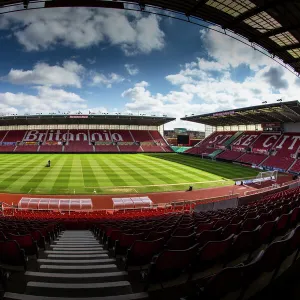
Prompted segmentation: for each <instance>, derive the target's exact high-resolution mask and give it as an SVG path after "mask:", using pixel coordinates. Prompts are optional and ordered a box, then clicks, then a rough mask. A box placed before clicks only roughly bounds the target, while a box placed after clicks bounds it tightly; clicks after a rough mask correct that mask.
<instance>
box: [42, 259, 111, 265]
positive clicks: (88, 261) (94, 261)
mask: <svg viewBox="0 0 300 300" xmlns="http://www.w3.org/2000/svg"><path fill="white" fill-rule="evenodd" d="M37 262H38V263H39V264H53V265H57V264H60V265H78V264H83V265H92V264H112V263H115V262H116V260H115V259H113V258H102V259H65V258H64V259H48V258H43V259H38V260H37Z"/></svg>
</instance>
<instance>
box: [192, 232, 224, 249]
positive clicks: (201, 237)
mask: <svg viewBox="0 0 300 300" xmlns="http://www.w3.org/2000/svg"><path fill="white" fill-rule="evenodd" d="M221 233H222V229H221V228H219V229H217V230H204V231H202V232H201V233H199V234H198V235H197V236H196V243H198V244H199V246H200V247H202V246H204V245H205V244H206V243H208V242H210V241H217V240H219V239H220V238H221Z"/></svg>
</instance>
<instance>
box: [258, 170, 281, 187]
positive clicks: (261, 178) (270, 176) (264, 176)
mask: <svg viewBox="0 0 300 300" xmlns="http://www.w3.org/2000/svg"><path fill="white" fill-rule="evenodd" d="M277 176H278V171H277V170H275V171H266V172H259V174H258V175H257V176H256V178H255V179H254V180H253V183H255V184H259V185H261V183H262V182H265V181H273V182H274V183H276V182H277Z"/></svg>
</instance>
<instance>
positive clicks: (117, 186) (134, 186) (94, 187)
mask: <svg viewBox="0 0 300 300" xmlns="http://www.w3.org/2000/svg"><path fill="white" fill-rule="evenodd" d="M226 181H228V180H212V181H196V182H182V183H169V184H148V185H116V186H89V187H86V186H85V188H91V189H96V188H101V189H102V188H103V189H112V188H113V189H117V188H140V187H150V186H169V185H182V184H195V183H210V182H226Z"/></svg>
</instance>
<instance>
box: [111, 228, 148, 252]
mask: <svg viewBox="0 0 300 300" xmlns="http://www.w3.org/2000/svg"><path fill="white" fill-rule="evenodd" d="M143 238H144V234H143V233H139V234H126V233H122V234H121V235H120V239H119V240H117V241H116V242H115V246H114V249H113V250H114V255H115V256H116V255H124V254H126V252H127V250H128V249H129V248H130V247H131V246H132V245H133V243H134V242H135V241H136V240H142V239H143Z"/></svg>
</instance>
